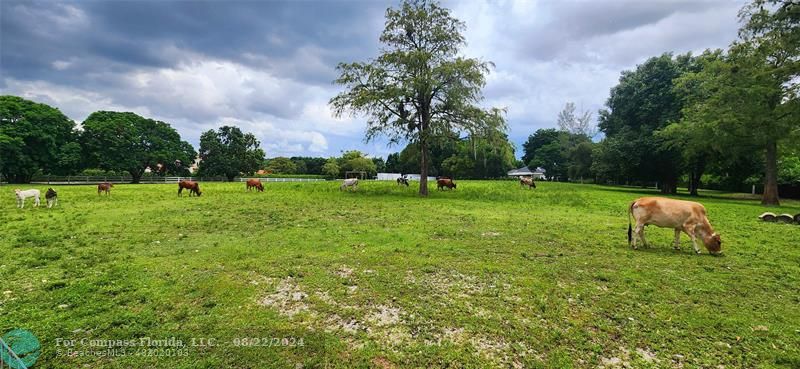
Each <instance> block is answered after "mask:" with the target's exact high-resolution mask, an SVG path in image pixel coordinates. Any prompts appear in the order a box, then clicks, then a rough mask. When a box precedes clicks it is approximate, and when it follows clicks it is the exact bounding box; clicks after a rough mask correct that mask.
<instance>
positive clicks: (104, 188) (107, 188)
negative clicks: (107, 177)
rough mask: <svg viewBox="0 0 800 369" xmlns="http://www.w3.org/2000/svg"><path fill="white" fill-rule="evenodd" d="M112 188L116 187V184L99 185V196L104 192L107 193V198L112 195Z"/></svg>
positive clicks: (104, 183) (105, 183)
mask: <svg viewBox="0 0 800 369" xmlns="http://www.w3.org/2000/svg"><path fill="white" fill-rule="evenodd" d="M111 187H114V184H113V183H111V182H103V183H99V184H98V185H97V194H98V195H99V194H100V193H102V192H105V193H106V196H108V195H110V194H111Z"/></svg>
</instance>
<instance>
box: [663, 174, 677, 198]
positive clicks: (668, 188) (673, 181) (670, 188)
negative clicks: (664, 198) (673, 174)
mask: <svg viewBox="0 0 800 369" xmlns="http://www.w3.org/2000/svg"><path fill="white" fill-rule="evenodd" d="M661 193H663V194H667V195H674V194H676V193H678V179H677V178H668V179H666V180H663V181H661Z"/></svg>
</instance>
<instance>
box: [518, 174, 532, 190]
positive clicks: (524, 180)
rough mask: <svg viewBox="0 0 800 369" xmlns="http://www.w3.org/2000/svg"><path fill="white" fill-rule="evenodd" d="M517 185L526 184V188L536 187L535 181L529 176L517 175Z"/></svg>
mask: <svg viewBox="0 0 800 369" xmlns="http://www.w3.org/2000/svg"><path fill="white" fill-rule="evenodd" d="M519 185H520V186H522V187H525V186H528V188H536V182H534V181H533V178H531V177H523V176H519Z"/></svg>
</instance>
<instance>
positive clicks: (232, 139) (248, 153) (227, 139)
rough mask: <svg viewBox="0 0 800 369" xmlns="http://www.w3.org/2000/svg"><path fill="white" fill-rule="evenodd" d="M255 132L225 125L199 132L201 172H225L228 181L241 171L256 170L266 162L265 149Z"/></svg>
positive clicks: (208, 173)
mask: <svg viewBox="0 0 800 369" xmlns="http://www.w3.org/2000/svg"><path fill="white" fill-rule="evenodd" d="M260 146H261V143H260V142H258V139H256V136H255V135H253V134H252V133H244V132H242V130H241V129H239V128H238V127H233V126H222V127H220V128H219V129H218V130H216V131H214V130H213V129H212V130H208V131H206V132H203V134H202V135H201V136H200V159H201V161H200V173H202V174H203V175H207V176H216V175H219V176H224V177H226V178H227V179H228V181H233V179H234V178H235V177H236V176H238V175H240V174H241V173H253V172H255V171H257V170H258V169H259V166H260V165H261V164H262V163H263V162H264V150H262V149H261V148H260Z"/></svg>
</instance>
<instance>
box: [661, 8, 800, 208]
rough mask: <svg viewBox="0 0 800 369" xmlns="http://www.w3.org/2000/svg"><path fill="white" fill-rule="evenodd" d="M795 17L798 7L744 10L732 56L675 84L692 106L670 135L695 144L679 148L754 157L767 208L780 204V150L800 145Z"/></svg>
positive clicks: (709, 56)
mask: <svg viewBox="0 0 800 369" xmlns="http://www.w3.org/2000/svg"><path fill="white" fill-rule="evenodd" d="M797 12H800V5H797V4H794V5H793V4H791V3H778V2H777V1H762V0H757V1H755V2H753V3H752V4H749V5H747V6H745V7H744V8H743V9H742V12H741V13H740V17H741V19H742V21H743V23H744V25H743V27H742V28H741V29H740V32H739V39H738V40H737V41H735V42H734V43H733V44H732V45H731V47H730V49H729V50H728V52H727V53H722V52H715V53H706V54H704V55H703V56H702V57H701V58H700V61H701V62H702V68H701V69H700V70H698V71H696V72H694V73H689V74H687V75H685V76H683V77H682V78H680V79H679V80H678V84H677V88H682V89H683V91H685V92H686V95H688V96H692V98H691V99H690V103H689V104H687V106H686V108H685V109H684V118H683V119H682V121H681V122H680V123H679V125H675V126H671V127H669V129H668V130H665V132H667V133H675V132H680V131H681V130H682V131H684V132H685V134H684V135H683V136H684V137H695V139H686V140H684V142H682V143H681V146H682V147H684V152H685V153H686V152H687V151H688V152H689V153H693V154H694V155H697V154H698V153H699V154H701V155H702V154H703V153H707V152H708V151H709V148H712V149H714V150H716V151H718V152H720V153H722V154H723V155H718V156H720V157H725V158H731V157H733V158H736V157H744V156H754V154H755V156H756V157H758V158H760V159H761V160H762V161H763V170H764V171H763V183H764V192H763V195H762V198H761V203H762V204H764V205H778V204H779V199H778V176H779V165H778V164H779V160H780V158H781V154H780V148H781V147H785V146H787V144H788V143H789V142H791V143H793V144H797V136H798V133H799V132H800V124H798V122H799V121H800V100H799V99H798V84H797V79H798V76H800V42H799V41H800V38H799V37H798V34H799V33H800V16H798V15H797ZM677 136H679V137H680V136H681V135H680V134H678V135H677ZM697 137H704V138H705V140H697V139H696V138H697ZM706 155H707V154H706ZM737 162H742V160H737V161H734V163H737ZM693 187H694V186H693Z"/></svg>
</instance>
